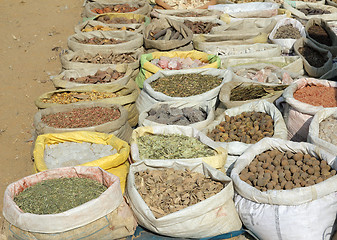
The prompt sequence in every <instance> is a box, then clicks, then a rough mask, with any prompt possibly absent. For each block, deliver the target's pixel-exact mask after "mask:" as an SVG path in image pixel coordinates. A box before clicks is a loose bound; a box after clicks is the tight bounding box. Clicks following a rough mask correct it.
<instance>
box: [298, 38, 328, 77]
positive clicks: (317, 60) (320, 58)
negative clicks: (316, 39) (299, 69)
mask: <svg viewBox="0 0 337 240" xmlns="http://www.w3.org/2000/svg"><path fill="white" fill-rule="evenodd" d="M294 51H295V53H296V54H297V55H299V56H300V57H301V58H302V59H303V65H304V69H305V71H306V72H307V74H308V75H309V76H310V77H320V76H322V75H324V74H325V73H327V72H328V71H330V70H331V68H332V64H333V62H332V55H331V52H329V51H328V50H326V49H324V48H320V47H318V46H317V45H316V44H315V43H313V42H312V41H311V40H310V39H308V38H300V39H298V40H297V41H296V42H295V44H294Z"/></svg>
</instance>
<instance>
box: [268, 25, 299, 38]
mask: <svg viewBox="0 0 337 240" xmlns="http://www.w3.org/2000/svg"><path fill="white" fill-rule="evenodd" d="M301 37H302V36H301V33H300V30H298V28H296V27H294V26H293V25H292V24H286V25H283V26H281V27H279V28H278V29H277V31H276V33H275V36H274V38H275V39H285V38H292V39H299V38H301Z"/></svg>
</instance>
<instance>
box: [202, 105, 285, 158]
mask: <svg viewBox="0 0 337 240" xmlns="http://www.w3.org/2000/svg"><path fill="white" fill-rule="evenodd" d="M234 126H235V127H234ZM203 132H204V133H205V134H207V136H208V137H210V138H211V139H213V140H215V141H217V142H218V143H219V144H220V146H222V147H224V148H227V149H228V154H231V155H241V154H242V153H243V152H244V151H246V150H247V149H248V148H249V147H250V146H252V145H254V144H255V143H256V142H258V141H260V140H261V139H263V138H265V137H273V138H281V139H287V127H286V125H285V122H284V119H283V117H282V114H281V113H280V111H279V110H278V109H277V108H276V107H275V106H274V104H272V103H270V102H267V101H266V100H260V101H254V102H249V103H246V104H243V105H241V106H239V107H234V108H231V109H227V110H226V111H225V112H224V113H223V114H222V115H220V117H218V118H217V119H216V120H214V121H213V123H211V124H210V125H208V127H207V128H205V129H204V130H203Z"/></svg>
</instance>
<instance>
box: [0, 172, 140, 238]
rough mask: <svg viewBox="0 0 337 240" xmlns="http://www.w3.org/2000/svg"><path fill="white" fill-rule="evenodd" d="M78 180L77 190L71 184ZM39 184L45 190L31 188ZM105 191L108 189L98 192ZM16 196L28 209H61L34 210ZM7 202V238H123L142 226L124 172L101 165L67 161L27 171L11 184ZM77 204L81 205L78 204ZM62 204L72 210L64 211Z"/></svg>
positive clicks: (5, 204) (6, 197) (8, 188)
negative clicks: (122, 184) (124, 189)
mask: <svg viewBox="0 0 337 240" xmlns="http://www.w3.org/2000/svg"><path fill="white" fill-rule="evenodd" d="M66 180H67V181H66ZM75 180H76V181H75ZM82 182H83V183H82ZM85 182H90V186H89V185H84V184H85ZM92 182H93V183H92ZM47 183H48V184H47ZM75 183H77V185H75V186H77V189H78V190H79V191H78V192H76V194H75V193H73V192H72V191H73V189H72V188H71V186H73V185H74V184H75ZM81 183H82V184H81ZM42 184H45V185H47V186H46V187H43V185H42ZM96 185H97V186H96ZM38 186H39V187H40V190H39V191H36V192H35V193H34V190H33V189H32V190H30V189H31V188H33V187H34V188H35V189H36V190H37V189H39V187H38ZM48 186H54V187H49V188H48ZM56 186H59V187H58V188H57V187H56ZM89 187H90V188H89ZM65 188H66V190H65ZM101 188H103V190H101ZM80 189H81V190H80ZM96 189H97V190H96ZM104 189H106V190H104ZM99 190H100V191H99ZM27 191H29V192H28V193H27V194H25V195H24V197H21V195H22V194H24V193H25V192H27ZM101 191H104V192H103V193H102V194H101V195H98V194H97V193H100V192H101ZM79 192H80V194H79ZM29 193H30V194H29ZM79 195H81V196H79ZM97 195H98V197H95V196H97ZM43 196H44V197H43ZM60 196H62V197H60ZM74 196H76V197H74ZM93 197H95V198H93ZM20 199H27V202H30V203H31V204H32V205H33V206H36V209H29V206H26V205H28V204H24V203H25V202H24V203H22V201H20ZM90 199H92V200H90ZM88 200H90V201H88ZM15 201H18V204H20V203H21V204H22V206H21V204H20V206H21V208H25V209H26V208H28V210H34V211H41V212H53V208H56V210H57V211H55V212H58V213H42V214H34V213H28V212H25V211H22V210H21V209H20V208H19V206H18V205H17V204H16V202H15ZM82 202H86V203H85V204H83V203H82ZM48 204H49V205H48ZM78 204H80V205H78ZM3 205H4V207H3V215H4V217H5V219H6V220H5V221H4V233H5V235H6V237H7V238H6V239H17V237H18V236H24V238H25V239H29V240H33V239H55V240H57V239H79V238H90V239H120V238H124V237H127V236H129V235H132V234H133V233H134V232H135V229H136V227H137V222H136V219H135V218H134V217H133V214H132V211H131V209H130V208H129V206H128V205H127V204H126V202H125V200H124V199H123V195H122V191H121V188H120V184H119V179H118V177H116V176H114V175H113V174H111V173H108V172H106V171H104V170H102V169H101V168H98V167H84V166H77V167H67V168H60V169H54V170H48V171H44V172H41V173H37V174H34V175H30V176H27V177H25V178H22V179H20V180H18V181H16V182H14V183H11V184H10V185H9V186H8V187H7V188H6V191H5V194H4V204H3ZM74 205H78V206H75V207H72V206H74ZM60 206H62V209H69V210H66V211H63V212H60V209H59V208H60ZM51 223H52V224H51Z"/></svg>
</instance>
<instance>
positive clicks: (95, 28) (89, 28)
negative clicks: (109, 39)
mask: <svg viewBox="0 0 337 240" xmlns="http://www.w3.org/2000/svg"><path fill="white" fill-rule="evenodd" d="M123 30H126V31H131V32H134V31H135V30H134V29H133V28H129V27H125V26H123V27H113V28H112V27H104V26H101V25H96V26H89V25H87V26H84V27H83V28H82V29H81V31H82V32H92V31H123Z"/></svg>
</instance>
